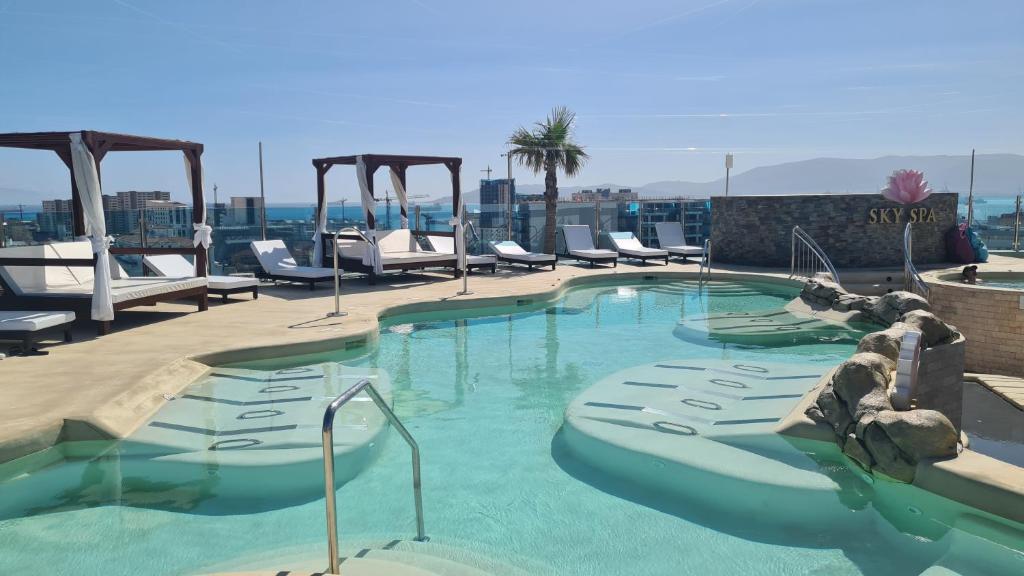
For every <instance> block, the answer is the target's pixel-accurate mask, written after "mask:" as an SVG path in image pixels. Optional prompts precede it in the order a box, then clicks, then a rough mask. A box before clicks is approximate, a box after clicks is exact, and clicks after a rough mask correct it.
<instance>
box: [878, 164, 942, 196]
mask: <svg viewBox="0 0 1024 576" xmlns="http://www.w3.org/2000/svg"><path fill="white" fill-rule="evenodd" d="M931 193H932V189H931V188H929V187H928V182H927V181H926V180H925V179H924V173H923V172H918V171H917V170H896V171H895V172H893V173H892V175H891V176H889V185H888V186H886V187H885V188H882V196H885V197H886V198H888V199H889V200H892V201H893V202H899V203H900V204H914V203H915V202H920V201H921V200H924V199H925V198H927V197H928V196H931Z"/></svg>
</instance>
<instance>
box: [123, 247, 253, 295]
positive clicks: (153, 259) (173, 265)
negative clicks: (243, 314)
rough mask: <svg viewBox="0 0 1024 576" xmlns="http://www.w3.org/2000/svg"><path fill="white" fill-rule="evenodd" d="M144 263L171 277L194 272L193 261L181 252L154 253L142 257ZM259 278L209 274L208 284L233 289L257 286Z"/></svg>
mask: <svg viewBox="0 0 1024 576" xmlns="http://www.w3.org/2000/svg"><path fill="white" fill-rule="evenodd" d="M142 263H143V264H144V265H145V266H146V267H147V268H149V269H150V270H152V271H153V272H155V273H156V274H158V275H160V276H164V277H169V278H182V277H187V276H191V275H192V274H193V273H194V268H193V266H192V263H191V262H189V261H188V260H186V259H185V257H184V256H182V255H181V254H154V255H151V256H145V257H143V258H142ZM259 282H260V281H259V280H257V279H256V278H248V277H245V276H207V277H206V286H207V287H209V288H210V289H211V290H231V289H235V288H245V287H247V286H257V285H258V284H259Z"/></svg>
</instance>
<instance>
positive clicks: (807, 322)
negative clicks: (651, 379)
mask: <svg viewBox="0 0 1024 576" xmlns="http://www.w3.org/2000/svg"><path fill="white" fill-rule="evenodd" d="M673 333H674V334H675V336H676V337H677V338H679V339H681V340H685V341H687V342H696V343H701V342H706V341H707V340H708V339H710V340H712V341H715V342H721V343H725V344H738V345H744V346H797V345H803V344H816V343H855V342H857V341H858V340H859V339H860V337H861V336H863V335H864V331H862V330H859V329H858V328H857V327H856V326H852V325H849V324H846V323H843V322H835V321H830V320H822V319H818V318H813V317H807V316H800V315H796V314H793V313H791V312H789V311H787V310H778V309H777V310H761V311H749V312H726V313H720V314H707V315H701V316H692V317H688V318H684V319H683V320H680V321H679V324H677V325H676V328H675V330H674V331H673Z"/></svg>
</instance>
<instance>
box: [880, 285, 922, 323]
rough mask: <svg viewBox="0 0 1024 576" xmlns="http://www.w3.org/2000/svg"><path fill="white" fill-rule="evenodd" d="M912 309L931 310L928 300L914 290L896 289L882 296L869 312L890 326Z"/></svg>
mask: <svg viewBox="0 0 1024 576" xmlns="http://www.w3.org/2000/svg"><path fill="white" fill-rule="evenodd" d="M911 310H929V306H928V301H927V300H925V299H924V298H922V297H921V296H918V295H917V294H914V293H913V292H904V291H896V292H889V293H888V294H885V295H884V296H881V297H880V298H879V299H878V300H877V301H876V302H875V303H874V305H873V306H871V309H870V310H868V312H870V315H871V316H872V317H873V318H874V319H875V321H877V322H879V323H881V324H883V325H885V326H889V325H890V324H892V323H893V322H895V321H897V320H899V319H900V318H901V317H902V316H903V315H904V314H906V313H907V312H910V311H911Z"/></svg>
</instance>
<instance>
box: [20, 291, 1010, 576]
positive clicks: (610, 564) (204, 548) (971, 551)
mask: <svg viewBox="0 0 1024 576" xmlns="http://www.w3.org/2000/svg"><path fill="white" fill-rule="evenodd" d="M793 296H795V291H794V290H790V289H788V288H780V287H778V286H772V285H768V284H752V283H744V284H733V283H716V284H714V285H713V286H712V287H711V288H710V290H709V291H708V292H707V293H704V294H698V292H697V290H696V287H695V286H693V285H692V284H690V283H654V282H652V283H647V284H642V285H632V286H602V287H590V288H583V289H577V290H573V291H571V292H569V293H568V294H567V295H566V296H565V297H564V298H563V299H562V300H561V301H559V302H557V303H555V304H552V305H550V306H539V307H535V305H534V304H533V303H530V302H526V301H524V302H522V303H521V304H522V306H520V307H517V308H512V309H502V310H497V309H495V310H483V311H476V312H475V313H474V315H473V316H472V317H469V316H462V317H457V316H456V315H453V314H451V313H447V314H421V315H415V316H406V317H400V318H393V319H391V320H389V321H387V322H385V323H384V325H383V327H382V333H381V336H380V340H379V342H377V343H376V344H375V345H373V346H372V347H369V348H365V347H364V348H359V349H354V350H350V351H348V352H339V353H338V354H336V355H333V356H320V357H308V358H292V359H290V360H288V361H287V362H282V361H274V362H264V363H259V364H250V365H246V366H237V367H233V369H234V370H236V371H235V372H231V371H230V370H225V371H222V374H221V375H219V376H214V377H212V379H211V380H210V381H207V382H205V383H200V384H199V385H197V386H195V387H193V389H191V390H190V391H187V392H188V393H189V394H191V395H192V396H193V397H202V398H205V399H199V398H191V399H189V398H181V399H178V400H175V401H174V402H171V403H169V404H168V406H167V408H165V409H164V410H161V412H160V413H158V414H157V415H156V416H155V417H154V419H153V422H151V423H150V425H149V426H147V427H144V428H143V429H141V430H140V432H139V433H138V434H137V435H136V436H134V437H133V438H132V439H129V440H128V441H126V442H123V443H121V444H119V445H115V446H104V447H96V446H81V447H78V448H77V452H79V453H82V454H84V455H89V454H92V453H94V452H95V451H96V450H98V449H99V448H103V449H105V450H106V452H105V456H103V457H92V458H90V457H88V456H84V457H81V458H73V459H71V460H70V461H67V462H64V463H59V464H55V465H53V466H50V467H47V468H44V469H42V470H37V471H33V472H31V473H28V474H25V475H20V476H19V475H17V474H16V472H13V470H14V467H13V466H11V465H8V466H6V467H4V468H0V473H2V474H4V475H5V476H6V477H7V479H6V480H5V481H3V482H2V483H0V574H8V573H17V572H19V571H24V572H26V573H28V572H37V571H40V570H41V569H45V570H47V571H49V572H51V573H55V574H65V573H68V574H70V573H74V574H80V575H84V576H89V575H94V574H95V575H99V574H112V573H114V574H135V573H146V574H186V573H197V572H205V571H209V570H220V571H229V570H237V569H241V568H267V569H286V568H290V567H296V564H295V562H297V561H298V559H305V562H306V563H307V564H309V562H311V561H312V563H313V566H316V565H318V564H319V567H320V568H323V565H324V564H325V563H324V562H322V561H321V560H322V558H323V557H324V556H325V544H324V542H325V529H324V501H323V498H322V494H320V493H319V490H320V489H319V488H318V482H320V481H321V480H320V478H322V477H321V476H318V474H319V472H318V471H317V466H318V465H319V460H316V459H313V460H311V461H313V462H314V463H315V465H314V466H312V467H311V468H310V467H304V466H303V465H301V462H303V461H305V460H304V459H303V457H302V455H303V454H306V455H309V454H310V452H312V453H314V454H315V451H316V450H317V449H318V446H319V414H318V413H322V406H323V405H324V404H326V403H327V402H329V400H330V398H331V396H333V395H334V394H337V393H339V392H340V391H341V390H342V389H343V388H346V387H347V386H349V385H351V383H352V382H353V380H352V379H351V378H346V377H343V376H337V373H347V372H346V370H348V371H350V372H351V374H355V373H358V372H359V371H360V370H366V369H369V368H379V369H382V370H383V372H384V373H386V374H387V376H388V378H389V380H390V386H389V389H390V394H391V397H392V398H393V403H394V407H395V411H396V412H397V413H398V415H399V416H400V417H401V418H402V420H403V421H404V422H405V423H406V425H407V427H408V428H409V429H410V431H411V432H412V433H413V435H414V436H415V437H416V439H417V440H418V441H419V443H420V447H421V450H422V459H423V497H424V506H425V520H426V531H427V534H428V535H429V536H430V537H431V541H430V543H429V544H426V545H420V544H408V545H405V544H403V546H405V547H407V548H409V549H414V550H415V549H416V547H418V546H419V547H422V548H421V549H422V550H423V551H424V553H425V554H432V555H436V556H438V557H447V558H449V559H454V560H458V561H461V562H464V563H467V564H470V565H475V566H478V567H481V568H484V569H487V570H491V571H494V572H510V573H519V574H536V575H570V576H572V575H589V574H631V575H638V576H643V575H651V576H653V575H668V574H749V575H759V574H830V575H831V574H871V575H875V574H920V573H922V572H924V571H925V570H928V569H929V568H930V567H932V565H933V564H936V563H940V564H942V563H943V562H945V564H944V565H945V566H946V567H947V568H948V569H953V570H957V571H958V572H960V573H964V574H971V573H977V574H992V573H1000V571H1001V570H1003V569H1005V567H1006V566H1015V565H1016V566H1020V564H1014V562H1017V561H1018V560H1019V558H1020V554H1019V552H1017V551H1015V550H1013V548H1014V546H1013V544H1014V542H1012V541H1011V542H1010V545H1007V543H1006V542H1005V540H1004V541H1000V542H999V543H994V542H990V541H989V540H985V539H980V538H978V537H976V536H974V533H975V532H972V531H970V530H966V529H961V528H962V526H960V524H959V523H957V522H955V520H956V518H958V517H960V516H963V515H964V514H969V515H971V517H977V518H982V520H984V518H983V516H984V515H982V514H981V513H977V512H975V511H971V510H969V509H964V508H962V507H959V506H957V505H955V504H953V503H951V502H948V501H945V500H942V499H939V498H936V497H932V496H930V495H928V494H926V493H923V492H921V491H918V490H916V489H913V488H910V487H905V486H895V487H892V488H888V487H882V486H879V485H878V484H877V483H876V484H875V485H874V486H872V485H871V484H869V483H867V482H865V481H864V480H863V479H861V478H860V476H859V475H858V474H855V473H853V472H851V471H850V470H848V469H847V468H846V467H844V466H843V465H841V464H837V463H836V462H837V460H835V459H834V458H829V457H827V456H828V455H827V454H823V455H815V457H814V458H809V457H806V456H804V455H803V454H802V453H801V451H800V450H797V449H796V448H792V451H793V457H794V458H802V459H803V460H801V462H803V464H800V465H801V466H805V467H807V468H808V469H812V470H816V471H819V472H820V473H821V474H823V475H824V476H827V477H828V478H830V479H832V480H833V481H834V482H836V483H837V484H838V485H840V486H842V490H841V491H840V492H838V493H837V495H836V498H835V500H836V502H835V507H834V509H831V508H830V510H829V512H828V513H829V514H832V515H833V516H834V519H833V520H834V521H832V522H829V525H831V526H834V530H824V531H822V530H813V531H809V530H801V529H799V528H794V527H793V526H791V525H787V524H786V523H781V524H780V523H777V522H775V520H777V519H775V518H762V517H758V516H757V515H753V514H750V515H747V514H744V513H743V511H742V510H737V511H734V512H735V513H734V514H729V515H727V516H719V515H716V514H715V513H713V512H712V513H708V512H707V511H706V509H703V508H701V507H698V506H694V505H693V502H699V500H700V499H701V498H705V497H706V498H707V499H709V500H711V499H713V500H714V501H715V503H716V504H719V505H724V506H728V503H729V498H730V495H729V494H728V493H722V492H721V491H720V490H717V489H716V487H715V486H687V487H683V488H685V489H686V490H687V491H689V498H680V497H679V495H678V492H676V491H672V492H668V491H660V490H658V489H654V488H649V487H644V485H642V484H636V483H633V482H630V481H628V480H627V479H624V478H619V477H609V476H606V475H604V474H602V473H601V472H598V471H597V470H594V469H591V468H589V467H588V466H586V465H584V464H583V463H581V462H580V461H577V460H576V459H574V458H573V457H572V456H570V455H569V454H568V453H567V451H566V450H565V449H564V447H563V446H562V445H561V439H560V436H561V432H560V430H561V427H562V423H563V415H564V411H565V409H566V406H567V405H568V404H569V403H570V401H571V400H572V399H573V398H574V397H575V396H576V395H578V394H579V393H580V392H582V391H583V390H585V389H586V388H588V387H589V386H590V385H591V384H593V383H594V382H597V381H598V380H600V379H601V378H603V377H606V376H607V375H609V374H612V373H614V372H616V371H619V370H623V369H625V368H629V367H631V366H636V365H640V364H649V363H655V362H660V361H665V360H673V361H679V360H687V359H693V360H702V361H703V360H726V361H728V362H731V363H757V362H770V363H778V364H785V365H787V366H789V367H791V368H802V369H806V370H807V371H812V372H824V371H825V370H827V369H828V368H829V367H830V366H832V365H835V364H836V363H838V362H840V361H841V360H842V359H843V358H845V357H846V356H848V355H849V354H850V353H851V351H852V349H853V344H852V342H851V340H850V334H849V329H845V330H837V333H836V334H835V335H829V334H823V333H822V334H819V337H818V339H817V340H815V341H807V340H795V341H792V342H779V341H778V340H777V339H773V340H772V347H759V346H752V345H749V344H747V345H737V344H732V343H729V342H724V341H722V339H721V338H716V337H715V336H714V335H713V334H708V335H707V337H706V338H704V339H703V340H701V339H700V338H698V337H696V336H694V335H693V331H690V332H689V333H688V337H687V338H686V339H680V338H678V337H676V336H675V335H674V334H673V332H674V331H675V330H676V328H677V326H678V324H679V322H680V320H681V319H684V318H690V317H698V316H711V315H716V314H717V315H721V314H727V313H730V312H737V313H741V312H742V313H761V312H763V313H765V314H768V313H775V312H777V311H778V310H779V309H781V307H782V306H783V305H784V304H785V303H786V302H788V301H789V300H790V299H791V298H792V297H793ZM337 362H341V363H342V364H343V366H338V365H337V364H336V363H337ZM324 370H328V371H329V372H331V371H336V372H331V373H332V374H334V375H333V376H331V377H324V376H322V374H323V372H324ZM351 374H350V375H351ZM268 383H269V384H268ZM810 385H813V381H812V382H810V383H809V384H808V386H810ZM268 388H272V390H271V391H272V392H274V393H277V394H293V395H301V396H302V398H306V399H307V400H306V401H305V403H303V402H297V401H296V402H294V403H288V402H284V401H283V397H278V398H279V400H278V401H277V402H276V403H270V404H261V405H258V406H256V407H253V406H251V405H240V404H239V403H243V404H244V403H246V402H250V403H251V402H254V401H256V400H253V399H254V398H261V397H263V396H259V394H263V393H264V392H259V394H258V393H257V392H258V390H267V389H268ZM257 389H258V390H257ZM214 396H216V398H217V399H219V401H218V402H213V401H211V400H210V398H212V397H214ZM225 399H227V400H230V402H233V404H232V403H225V402H224V401H223V400H225ZM188 402H192V403H193V404H188ZM793 402H794V403H795V400H793ZM291 404H295V405H302V406H305V407H302V408H299V409H293V408H291V407H290V406H291ZM189 406H194V407H193V408H191V409H189V414H180V415H181V416H182V417H184V416H187V415H190V414H192V415H194V413H196V412H201V418H200V419H201V421H202V423H200V424H196V423H195V422H192V423H189V424H188V425H187V426H185V425H184V424H174V425H173V426H177V429H175V428H174V427H173V426H172V425H171V424H172V423H173V422H178V421H177V420H175V419H174V418H175V414H176V413H181V412H182V411H184V410H186V409H187V408H188V407H189ZM347 409H348V408H346V410H347ZM354 409H355V410H356V411H357V414H358V411H359V410H360V409H361V408H360V407H356V408H354ZM256 410H275V411H279V412H281V414H272V415H270V417H267V418H263V416H266V414H264V415H263V416H260V415H255V414H254V415H250V416H248V417H246V418H243V419H242V420H241V421H240V420H239V418H240V417H241V416H242V414H245V413H247V412H255V411H256ZM247 418H248V419H247ZM252 418H256V420H258V421H259V422H260V424H259V426H262V427H263V428H275V427H276V428H285V427H286V426H293V425H294V426H295V427H294V428H290V429H288V430H286V431H284V432H282V433H287V434H289V435H288V436H286V437H283V438H286V439H283V440H274V439H273V438H274V436H273V435H274V434H276V433H277V432H274V431H264V432H253V433H250V434H245V435H243V436H252V437H253V438H260V439H263V440H262V442H263V443H262V444H260V445H253V446H251V447H248V448H245V447H244V446H245V445H246V443H245V442H239V443H237V445H233V448H234V449H223V447H224V446H225V445H222V449H217V450H210V449H209V447H211V446H213V445H214V444H215V443H216V442H220V441H221V440H224V439H225V438H230V437H231V436H208V435H206V434H205V433H196V432H192V431H190V430H193V429H199V430H213V431H216V430H221V431H224V430H226V429H227V428H226V427H228V426H233V427H238V426H245V427H252V426H255V424H253V423H252V422H250V420H251V419H252ZM154 423H162V424H161V426H157V427H155V428H159V430H157V431H155V428H154V426H153V424H154ZM347 425H349V426H350V428H347V429H346V428H342V429H341V430H339V431H338V433H337V435H338V439H339V444H344V443H345V442H347V441H352V442H355V441H356V438H358V435H359V434H364V433H369V432H367V431H368V430H371V431H372V429H373V428H372V421H371V420H369V419H367V418H363V417H358V416H356V417H352V418H351V420H349V421H347ZM346 430H348V431H346ZM162 431H167V434H172V433H174V434H177V433H185V434H186V435H188V436H189V437H192V436H195V437H198V438H200V440H199V441H200V442H201V444H200V445H199V446H200V447H199V448H196V447H195V446H192V447H189V446H188V445H186V444H185V443H180V444H175V443H174V442H171V441H170V440H166V438H169V437H170V436H167V437H164V436H161V435H160V434H161V433H162ZM383 435H384V436H382V437H381V438H380V439H378V440H375V441H374V442H373V444H374V448H373V449H372V450H371V451H370V453H367V454H365V455H364V456H365V457H364V458H363V459H361V460H359V459H357V460H353V462H355V463H356V464H359V465H364V466H365V468H364V469H362V471H361V472H360V473H359V474H358V475H357V476H356V477H355V478H354V479H352V480H351V481H349V482H347V483H346V484H345V485H343V486H341V487H340V488H339V490H338V496H339V497H338V501H339V518H340V531H341V539H342V548H343V552H344V551H348V553H351V552H352V551H354V550H358V549H359V548H362V547H366V548H380V547H383V546H385V545H386V544H387V543H388V542H390V541H392V540H394V539H411V537H412V536H413V535H414V534H415V529H414V521H413V515H412V498H411V491H410V481H409V453H408V448H407V447H406V445H405V444H404V443H402V442H401V439H400V438H399V437H398V436H397V434H396V433H395V432H393V431H390V430H388V431H386V432H384V433H383ZM385 436H386V437H385ZM235 438H237V436H235ZM164 442H166V444H164ZM175 442H176V441H175ZM167 446H172V447H171V448H168V447H167ZM246 450H252V452H250V454H253V456H252V457H253V458H259V457H260V456H261V455H262V456H265V455H266V454H270V453H271V452H270V450H279V451H280V452H275V453H274V454H292V455H294V459H295V464H294V467H289V466H291V465H290V464H289V466H286V467H285V468H284V469H285V472H284V473H283V474H282V473H278V472H275V473H264V472H263V471H262V469H260V468H255V467H254V468H251V469H249V470H248V471H247V470H246V468H245V466H242V467H241V468H240V470H241V472H242V474H241V475H240V476H239V474H238V472H239V468H238V466H237V465H238V464H239V461H238V460H237V459H238V458H241V457H242V456H240V455H244V454H246ZM259 451H262V454H261V453H260V452H259ZM309 458H315V457H314V456H309ZM232 459H236V460H234V461H233V460H232ZM787 461H788V459H787ZM243 463H244V461H243ZM264 463H265V462H264ZM289 471H290V472H289ZM247 472H248V473H247ZM12 474H14V476H13V477H12ZM2 477H4V476H0V478H2ZM290 487H291V488H293V489H291V490H289V488H290ZM27 494H31V495H33V496H32V498H31V499H27V498H26V495H27ZM705 494H706V496H704V495H705ZM908 503H911V504H912V505H909V506H908ZM720 508H721V506H718V507H717V508H716V507H709V508H708V509H712V510H714V509H720ZM907 510H910V512H909V513H908V512H907ZM951 525H955V526H953V527H951ZM1016 544H1020V543H1019V542H1016ZM1017 548H1018V549H1019V548H1020V546H1017ZM993 558H996V560H992V559H993ZM944 559H945V560H944ZM990 562H995V564H992V565H990V564H989V563H990ZM993 566H994V568H993ZM343 568H344V566H343ZM942 573H948V572H942Z"/></svg>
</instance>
